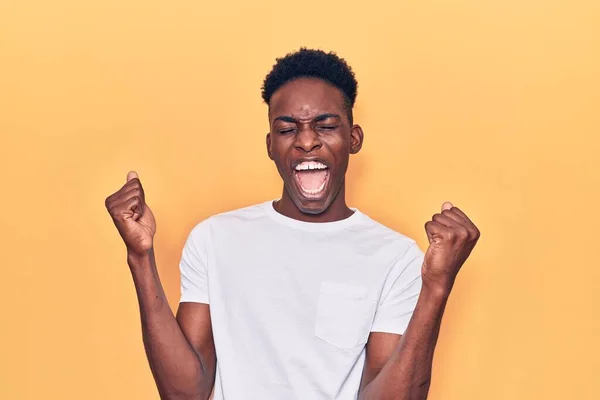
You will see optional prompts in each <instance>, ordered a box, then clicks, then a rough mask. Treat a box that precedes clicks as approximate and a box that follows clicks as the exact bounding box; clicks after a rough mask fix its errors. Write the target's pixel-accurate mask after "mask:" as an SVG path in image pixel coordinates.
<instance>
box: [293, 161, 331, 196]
mask: <svg viewBox="0 0 600 400" xmlns="http://www.w3.org/2000/svg"><path fill="white" fill-rule="evenodd" d="M293 175H294V179H295V180H296V183H297V185H298V188H299V189H300V192H301V193H302V195H304V197H307V198H313V199H314V198H319V197H321V195H323V193H325V188H326V187H327V183H328V182H329V168H328V167H327V166H326V165H325V164H323V163H321V162H319V161H303V162H301V163H300V164H298V165H296V167H295V168H294V173H293Z"/></svg>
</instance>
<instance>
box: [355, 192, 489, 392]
mask: <svg viewBox="0 0 600 400" xmlns="http://www.w3.org/2000/svg"><path fill="white" fill-rule="evenodd" d="M425 228H426V231H427V236H428V238H429V242H430V246H429V249H428V250H427V253H426V254H425V260H424V262H423V266H422V278H423V286H422V290H421V292H420V294H419V298H418V301H417V304H416V306H415V309H414V312H413V315H412V318H411V320H410V323H409V324H408V327H407V329H406V331H405V333H404V335H402V336H400V335H395V334H389V333H372V334H371V336H370V337H369V342H368V343H367V354H366V360H365V368H364V372H363V379H362V382H361V387H360V392H359V399H360V400H370V399H378V400H379V399H398V400H424V399H427V395H428V392H429V386H430V382H431V369H432V363H433V354H434V350H435V346H436V344H437V339H438V335H439V332H440V326H441V323H442V316H443V314H444V310H445V308H446V303H447V300H448V297H449V295H450V292H451V290H452V286H453V284H454V280H455V278H456V275H457V274H458V271H459V270H460V268H461V266H462V264H463V263H464V262H465V261H466V259H467V258H468V256H469V255H470V253H471V251H472V250H473V248H474V247H475V244H476V243H477V240H478V239H479V230H478V229H477V228H476V227H475V225H474V224H473V223H472V222H471V221H470V220H469V219H468V217H467V216H466V215H465V214H464V213H463V212H462V211H461V210H459V209H458V208H456V207H453V206H452V205H451V204H449V203H446V204H444V206H443V207H442V213H441V214H436V215H434V216H433V219H432V221H429V222H428V223H427V224H426V225H425Z"/></svg>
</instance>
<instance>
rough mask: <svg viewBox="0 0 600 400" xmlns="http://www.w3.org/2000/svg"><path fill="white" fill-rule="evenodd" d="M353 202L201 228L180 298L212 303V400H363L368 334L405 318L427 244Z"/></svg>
mask: <svg viewBox="0 0 600 400" xmlns="http://www.w3.org/2000/svg"><path fill="white" fill-rule="evenodd" d="M353 210H354V213H353V214H352V215H351V216H350V217H348V218H346V219H344V220H341V221H336V222H329V223H310V222H302V221H298V220H295V219H291V218H288V217H286V216H284V215H282V214H280V213H279V212H277V211H275V209H274V208H273V202H272V201H269V202H266V203H262V204H258V205H254V206H250V207H246V208H242V209H239V210H235V211H230V212H226V213H222V214H218V215H215V216H212V217H210V218H208V219H206V220H204V221H202V222H200V223H199V224H198V225H196V226H195V227H194V228H193V229H192V231H191V233H190V235H189V237H188V239H187V241H186V244H185V246H184V249H183V254H182V259H181V263H180V270H181V291H182V293H181V302H197V303H206V304H210V315H211V321H212V328H213V337H214V341H215V348H216V354H217V372H216V380H215V393H214V399H215V400H223V399H224V400H255V399H256V400H258V399H260V400H279V399H281V400H294V399H298V400H317V399H318V400H324V399H328V400H329V399H348V400H349V399H356V398H357V394H358V389H359V384H360V380H361V375H362V371H363V367H364V360H365V345H366V343H367V339H368V337H369V333H370V332H390V333H396V334H402V333H404V331H405V329H406V327H407V325H408V322H409V320H410V318H411V316H412V313H413V310H414V308H415V305H416V301H417V298H418V295H419V292H420V290H421V265H422V262H423V252H422V251H421V250H420V249H419V247H418V246H417V244H416V243H415V241H414V240H412V239H410V238H408V237H406V236H404V235H402V234H400V233H397V232H395V231H393V230H392V229H389V228H387V227H385V226H384V225H382V224H380V223H378V222H376V221H374V220H373V219H371V218H369V217H368V216H367V215H366V214H364V213H362V212H361V211H359V210H358V209H353Z"/></svg>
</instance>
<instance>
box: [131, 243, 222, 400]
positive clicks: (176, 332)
mask: <svg viewBox="0 0 600 400" xmlns="http://www.w3.org/2000/svg"><path fill="white" fill-rule="evenodd" d="M128 263H129V266H130V269H131V273H132V275H133V281H134V283H135V288H136V292H137V297H138V302H139V307H140V316H141V323H142V335H143V340H144V347H145V349H146V355H147V357H148V362H149V364H150V368H151V370H152V374H153V376H154V380H155V381H156V385H157V387H158V391H159V393H160V395H161V398H162V399H168V400H175V399H178V400H179V399H186V400H187V399H194V400H196V399H207V398H208V396H209V394H210V391H211V389H212V378H211V377H209V376H208V372H207V368H206V367H205V365H204V364H203V361H202V358H201V356H200V355H198V354H197V353H196V351H195V350H194V349H193V347H192V346H191V345H190V343H189V342H188V340H187V339H186V337H185V335H184V333H183V331H182V330H181V328H180V327H179V324H178V322H177V320H176V318H175V316H174V314H173V312H172V310H171V308H170V307H169V303H168V302H167V298H166V295H165V292H164V290H163V287H162V285H161V282H160V279H159V276H158V270H157V268H156V262H155V258H154V253H153V251H150V252H149V253H148V254H147V255H146V256H143V257H134V256H131V255H129V256H128Z"/></svg>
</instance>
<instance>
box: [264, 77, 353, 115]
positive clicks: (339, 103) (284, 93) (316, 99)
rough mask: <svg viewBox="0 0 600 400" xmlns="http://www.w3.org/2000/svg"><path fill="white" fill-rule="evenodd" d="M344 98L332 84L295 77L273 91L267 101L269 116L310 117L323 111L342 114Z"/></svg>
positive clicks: (314, 79) (315, 79)
mask: <svg viewBox="0 0 600 400" xmlns="http://www.w3.org/2000/svg"><path fill="white" fill-rule="evenodd" d="M343 112H344V98H343V95H342V92H341V91H340V90H339V89H338V88H336V87H335V86H333V85H332V84H330V83H328V82H325V81H323V80H321V79H317V78H297V79H294V80H292V81H290V82H287V83H286V84H284V85H283V86H281V87H280V88H279V89H277V90H276V91H275V93H273V96H271V100H270V101H269V118H270V119H273V118H276V117H277V116H281V115H289V116H292V117H294V118H312V117H315V116H317V115H319V114H323V113H333V114H338V115H342V113H343Z"/></svg>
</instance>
